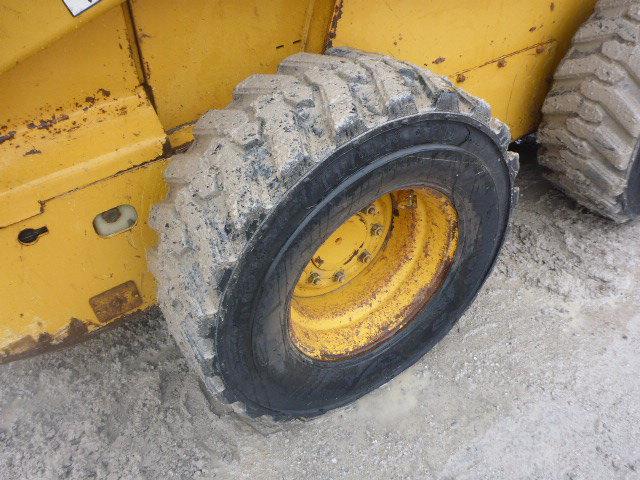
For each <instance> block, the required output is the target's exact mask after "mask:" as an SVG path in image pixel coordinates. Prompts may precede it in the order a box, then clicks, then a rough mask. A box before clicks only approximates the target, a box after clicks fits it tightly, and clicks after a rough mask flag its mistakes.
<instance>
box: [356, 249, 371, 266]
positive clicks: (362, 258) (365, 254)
mask: <svg viewBox="0 0 640 480" xmlns="http://www.w3.org/2000/svg"><path fill="white" fill-rule="evenodd" d="M358 260H360V261H361V262H362V263H369V262H370V261H371V254H370V253H369V252H367V251H366V250H365V251H364V252H362V253H361V254H360V255H358Z"/></svg>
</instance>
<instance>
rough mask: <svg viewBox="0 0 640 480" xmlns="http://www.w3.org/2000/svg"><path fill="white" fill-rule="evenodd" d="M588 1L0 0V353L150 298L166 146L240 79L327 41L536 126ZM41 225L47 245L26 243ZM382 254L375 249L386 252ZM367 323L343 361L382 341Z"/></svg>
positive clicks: (350, 278)
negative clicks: (107, 232) (113, 228)
mask: <svg viewBox="0 0 640 480" xmlns="http://www.w3.org/2000/svg"><path fill="white" fill-rule="evenodd" d="M593 3H594V0H586V1H579V0H556V1H554V2H551V1H546V0H545V1H535V2H530V1H528V0H514V1H511V2H503V1H499V0H484V1H481V2H477V1H472V0H458V1H456V2H449V1H445V0H433V1H429V2H423V1H418V0H403V1H401V2H400V1H397V0H396V1H389V2H368V1H365V0H343V1H341V2H338V5H336V8H335V10H334V0H309V1H307V0H266V1H259V0H249V1H243V2H234V1H230V0H212V1H207V0H190V1H186V0H182V1H170V0H159V1H158V0H130V1H122V0H101V1H100V2H98V3H97V5H96V6H95V7H92V8H91V9H89V10H87V11H86V12H85V13H82V14H81V15H80V16H78V17H75V18H74V17H72V16H71V15H70V13H69V12H68V11H67V9H66V7H65V6H64V4H63V2H62V0H52V1H48V2H24V1H18V0H0V41H1V43H2V49H0V245H1V246H2V248H3V260H4V261H3V264H2V267H0V269H1V270H0V273H1V278H2V279H3V282H2V283H1V284H0V300H1V301H0V360H2V358H7V357H6V356H7V355H12V354H17V353H24V352H29V351H34V349H38V348H40V347H43V346H46V345H49V344H55V343H56V342H61V341H63V340H64V339H65V338H68V337H71V336H73V335H75V334H77V333H78V332H80V333H82V332H86V331H91V330H95V329H97V328H98V327H100V326H102V325H106V324H108V323H110V322H112V321H114V320H116V319H118V318H121V317H122V316H123V315H124V314H125V313H127V312H130V311H133V310H136V309H141V308H146V307H149V306H150V305H152V304H153V303H154V302H155V293H154V292H155V287H154V284H153V280H152V278H151V276H150V274H149V272H148V270H147V266H146V261H145V258H146V251H147V249H148V248H149V246H150V245H153V242H154V241H155V237H154V235H153V233H152V232H151V230H150V229H149V227H148V226H147V224H146V218H147V214H148V210H149V205H150V204H152V203H154V202H156V201H158V200H159V199H160V198H162V196H163V195H164V192H165V187H164V183H163V180H162V176H161V171H162V168H163V165H164V163H165V159H164V158H165V157H167V156H168V154H170V153H171V150H170V148H169V145H171V146H173V147H178V146H182V145H184V144H186V143H187V142H189V141H190V140H191V139H192V138H193V136H192V126H193V123H194V122H195V120H196V119H197V118H198V116H199V115H201V114H202V113H203V112H205V111H207V110H209V109H211V108H221V107H224V106H226V104H227V103H228V102H229V101H230V100H231V99H232V91H233V87H234V86H235V84H236V83H238V82H239V81H241V80H242V79H244V78H245V77H246V76H248V75H251V74H253V73H272V72H274V71H275V69H276V66H277V64H278V62H280V61H281V60H282V59H283V58H284V57H286V56H287V55H290V54H292V53H295V52H297V51H302V50H306V51H311V52H321V51H322V50H323V48H324V45H325V40H326V39H327V38H329V39H330V40H331V41H332V42H333V44H334V45H336V46H337V45H350V46H354V47H357V48H362V49H364V50H371V51H378V52H382V53H386V54H389V55H394V56H397V57H399V58H402V59H406V60H409V61H412V62H414V63H418V64H424V65H426V66H428V67H429V68H431V69H433V70H435V71H436V72H439V73H444V74H446V75H449V76H450V77H451V78H452V79H454V80H456V81H458V82H459V85H460V86H461V87H463V88H465V89H467V90H469V91H470V92H471V93H474V94H477V95H479V96H481V97H484V98H486V99H488V100H489V101H490V102H491V103H492V105H493V107H494V112H495V113H496V114H497V115H498V117H500V118H502V119H503V120H506V121H507V123H509V125H510V126H511V127H512V131H513V132H514V133H515V136H519V135H521V134H524V133H526V132H528V131H531V130H532V129H533V128H534V126H535V124H536V121H537V115H538V109H539V105H540V102H541V99H542V98H543V96H544V93H545V92H546V89H547V79H548V77H550V75H551V73H552V71H553V69H554V68H555V65H556V63H557V61H558V59H559V58H560V56H561V55H562V54H563V53H564V51H565V49H566V47H567V45H568V42H569V40H570V38H571V36H572V35H573V32H574V31H575V29H576V28H577V26H578V25H579V24H580V23H581V22H582V21H583V20H584V19H585V18H586V17H587V16H588V15H589V13H590V11H591V9H592V6H593ZM332 12H335V15H334V17H333V20H332V19H331V16H332ZM327 35H328V37H327ZM121 204H131V205H133V206H134V207H135V208H136V209H137V211H138V218H139V220H138V223H137V224H136V225H135V226H134V227H133V228H132V229H130V230H128V231H126V232H123V233H120V234H117V235H114V236H112V237H109V238H100V237H99V236H98V235H97V234H96V233H95V231H94V230H93V227H92V221H93V218H94V217H95V215H97V214H98V213H100V212H102V211H105V210H108V209H110V208H112V207H114V206H117V205H121ZM384 208H385V207H384V201H383V203H382V204H380V209H381V211H383V210H384ZM43 226H46V227H47V229H48V233H46V234H44V235H42V236H41V237H40V238H39V239H38V240H37V241H36V242H35V243H33V244H31V245H24V244H21V243H20V242H19V241H18V238H17V237H18V234H19V233H20V232H21V231H23V230H24V229H27V228H40V227H43ZM384 238H386V237H384ZM388 248H389V247H388V244H383V245H380V244H378V243H376V242H375V241H373V242H372V243H368V244H367V245H366V249H367V250H371V252H369V253H372V254H375V258H379V255H380V252H384V251H387V249H388ZM376 252H377V253H376ZM334 253H335V255H336V256H337V257H339V251H336V252H334ZM332 255H333V254H332ZM372 257H373V255H372ZM374 264H376V265H377V264H378V263H377V262H373V261H372V262H371V263H369V262H367V263H366V265H365V263H364V262H358V263H356V264H353V265H354V269H353V270H350V271H348V272H345V275H347V278H346V279H345V280H344V281H343V282H346V283H343V282H341V285H344V286H340V287H338V288H334V289H333V291H331V292H328V293H327V292H324V293H322V294H321V295H314V294H310V295H309V296H307V297H305V296H304V295H302V294H301V295H299V297H300V298H306V299H308V301H309V302H311V304H313V302H314V301H317V299H319V298H323V297H327V296H331V295H334V294H336V295H337V292H342V291H346V290H347V289H346V288H345V287H346V286H347V285H351V286H352V287H353V286H354V285H357V284H358V282H361V281H362V279H363V278H365V275H369V273H367V272H372V271H373V270H375V269H374ZM307 273H309V272H306V273H305V275H306V274H307ZM322 275H324V273H323V274H322ZM372 278H373V277H372ZM380 278H382V277H380ZM325 280H326V279H325V278H324V277H323V278H321V283H322V282H324V281H325ZM307 286H308V285H307V284H305V286H304V287H302V285H301V287H300V289H299V291H302V290H304V289H305V288H306V287H307ZM353 291H355V290H353ZM316 293H317V292H316ZM338 296H339V295H338ZM338 296H336V297H335V298H338ZM369 296H370V295H369ZM332 298H334V297H332ZM402 298H405V299H406V298H408V297H402ZM304 301H307V300H304ZM336 301H338V300H336ZM311 304H310V305H311ZM309 308H311V307H309ZM362 308H364V307H362ZM303 310H304V309H303ZM301 311H302V310H301ZM98 318H100V319H101V320H99V319H98ZM105 319H107V320H105ZM80 327H82V328H80ZM386 327H388V328H389V329H391V330H393V329H394V328H399V327H398V325H396V324H394V325H387V326H386ZM367 329H368V332H369V333H367V334H366V335H365V336H364V337H361V338H360V340H357V341H356V343H355V344H352V345H351V347H349V348H346V349H345V348H342V350H341V349H340V348H337V347H336V348H335V349H334V354H336V355H342V354H349V352H351V353H353V352H354V351H355V350H357V349H358V348H366V345H367V344H368V343H367V342H369V343H371V342H375V341H376V340H375V339H376V338H377V337H376V334H375V328H374V327H371V328H369V327H367ZM311 331H313V330H309V332H311ZM372 332H374V333H372ZM305 335H306V333H300V335H299V337H300V338H303V337H304V336H305ZM314 335H315V334H314ZM363 338H364V340H363ZM305 341H306V340H305ZM301 342H303V343H301V345H302V346H301V349H302V350H305V348H306V349H307V350H308V351H310V352H311V355H314V353H313V352H314V351H315V352H317V351H318V349H317V348H316V347H313V346H311V347H309V346H306V347H305V346H304V341H302V340H301ZM358 342H360V343H359V344H358ZM354 345H355V346H354ZM358 345H359V346H358ZM316 346H317V344H316ZM314 349H315V350H314ZM315 354H316V355H320V354H319V353H315Z"/></svg>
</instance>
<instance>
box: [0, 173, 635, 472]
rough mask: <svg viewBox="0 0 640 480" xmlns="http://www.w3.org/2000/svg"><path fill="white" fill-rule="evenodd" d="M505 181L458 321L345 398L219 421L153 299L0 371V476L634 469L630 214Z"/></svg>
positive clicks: (523, 179) (530, 176)
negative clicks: (506, 194) (339, 403)
mask: <svg viewBox="0 0 640 480" xmlns="http://www.w3.org/2000/svg"><path fill="white" fill-rule="evenodd" d="M519 182H520V187H521V193H522V197H521V203H520V207H519V209H518V212H517V214H516V218H515V223H514V226H513V229H512V231H511V234H510V238H509V240H508V241H507V244H506V246H505V249H504V251H503V253H502V255H501V257H500V260H499V262H498V264H497V267H496V269H495V270H494V272H493V274H492V276H491V278H490V279H489V280H488V282H487V284H486V285H485V287H484V288H483V290H482V292H481V293H480V295H479V297H478V299H477V300H476V302H475V303H474V305H473V306H472V307H471V309H470V310H469V311H468V312H467V314H466V315H465V316H464V317H463V318H462V319H461V320H460V322H459V324H458V326H457V328H454V329H453V330H452V332H451V333H450V334H449V335H448V336H447V337H446V338H445V339H444V340H443V341H442V342H440V344H439V345H437V346H436V348H434V349H433V350H432V351H431V352H430V353H429V354H428V355H426V356H425V357H424V358H423V359H422V360H421V361H420V362H418V364H416V365H415V366H414V367H413V368H411V369H409V370H408V371H406V372H405V373H404V374H402V375H401V376H400V377H398V378H397V379H395V380H394V381H392V382H390V383H389V384H388V385H386V386H384V387H382V388H380V389H378V390H377V391H376V392H374V393H372V394H370V395H368V396H366V397H364V398H363V399H361V400H360V401H358V402H356V403H355V404H354V405H351V406H349V407H346V408H343V409H340V410H338V411H333V412H331V413H329V414H327V415H324V416H323V417H321V418H319V419H316V420H314V421H311V422H308V423H304V424H303V423H294V424H289V425H287V427H286V428H285V429H284V430H282V431H280V432H277V433H274V434H272V435H270V436H267V437H265V436H262V435H260V434H258V433H256V432H255V431H254V430H252V429H251V428H249V427H247V426H246V425H244V424H242V423H239V422H237V421H235V420H234V419H233V418H229V417H223V418H219V417H217V416H216V415H214V414H213V413H212V412H211V411H210V410H209V409H208V407H207V403H206V401H205V399H204V397H203V395H202V394H201V392H200V390H199V388H198V386H197V383H196V381H195V380H194V378H193V377H192V376H191V374H190V373H189V372H188V370H187V367H186V364H185V362H184V361H183V360H182V358H181V356H180V354H179V352H178V351H177V349H176V347H175V345H174V344H173V341H172V339H171V338H170V337H169V336H168V334H167V331H166V329H165V325H164V320H163V319H162V317H161V316H160V315H159V314H158V313H156V312H153V313H151V314H150V315H147V316H146V317H144V318H141V319H139V320H136V321H132V322H129V323H126V324H123V325H121V326H119V327H117V328H114V329H113V330H110V331H108V332H105V333H104V334H102V335H99V336H97V337H95V338H93V339H91V340H89V341H87V342H86V343H84V344H81V345H78V346H76V347H73V348H70V349H66V350H62V351H59V352H54V353H50V354H46V355H42V356H39V357H36V358H32V359H28V360H23V361H19V362H15V363H13V364H9V365H5V366H2V367H0V385H1V387H0V445H1V446H2V448H1V451H0V478H2V479H6V480H9V479H18V478H20V479H39V480H40V479H49V478H72V479H86V478H100V479H102V478H108V479H130V478H135V479H138V478H141V479H146V478H149V479H158V478H162V479H165V478H179V479H190V478H218V479H245V478H246V479H285V478H286V479H298V478H310V479H342V478H347V479H360V478H363V479H375V478H385V479H396V478H397V479H414V478H415V479H477V478H487V479H503V478H504V479H518V478H527V479H529V478H535V479H556V478H557V479H560V478H562V479H573V480H577V479H618V478H640V441H639V439H640V402H639V401H638V399H639V398H640V375H638V372H640V310H639V309H638V307H639V304H640V296H639V295H638V293H637V292H638V289H639V287H640V275H639V273H640V267H639V261H640V255H639V254H640V251H639V250H640V243H639V242H638V236H639V234H640V222H635V223H632V224H629V225H624V226H615V225H613V224H611V223H609V222H607V221H605V220H603V219H600V218H598V217H596V216H593V215H591V214H589V213H587V212H585V211H584V210H582V209H580V208H578V207H576V206H575V205H574V204H573V203H572V202H570V201H569V200H567V199H565V198H564V197H563V196H562V195H561V194H560V193H558V192H556V191H554V190H553V189H551V188H550V187H549V185H548V184H547V183H546V182H545V181H544V180H543V179H542V176H541V173H540V171H539V170H538V168H537V167H535V166H533V165H531V164H529V165H527V164H525V166H524V167H523V172H522V174H521V176H520V180H519Z"/></svg>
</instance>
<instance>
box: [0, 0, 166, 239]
mask: <svg viewBox="0 0 640 480" xmlns="http://www.w3.org/2000/svg"><path fill="white" fill-rule="evenodd" d="M60 3H62V2H60ZM128 45H129V41H128V33H127V25H126V22H125V18H124V15H123V11H122V9H121V8H120V7H119V6H116V7H114V8H112V9H111V10H109V11H108V12H106V13H104V14H103V15H102V16H100V17H98V18H96V19H94V20H93V21H91V22H89V23H87V24H85V25H84V26H83V27H81V28H79V29H77V30H75V31H74V32H73V33H71V34H69V35H68V36H66V37H64V38H62V39H60V40H58V41H56V42H54V43H52V44H51V45H50V46H49V47H48V48H47V49H45V50H42V51H40V52H39V53H37V54H35V55H33V56H31V57H29V58H28V59H26V60H24V61H23V62H21V63H20V64H18V65H17V66H16V67H15V68H13V69H11V70H9V71H7V72H4V73H3V74H1V75H0V106H1V107H2V109H1V110H0V227H2V226H5V225H10V224H12V223H15V222H17V221H20V220H23V219H25V218H29V217H31V216H33V215H36V214H38V213H39V212H40V210H41V202H43V201H45V200H47V199H48V198H52V197H54V196H56V195H59V194H62V193H64V192H67V191H69V190H71V189H74V188H78V187H81V186H83V185H87V184H89V183H91V182H94V181H96V180H99V179H101V178H105V177H108V176H110V175H112V174H114V173H115V172H118V171H121V170H124V169H126V168H129V167H131V166H133V165H136V164H139V163H141V162H144V161H147V160H149V159H151V158H154V157H157V156H158V155H160V154H161V153H162V142H163V140H164V132H163V131H162V128H161V126H160V124H159V122H158V119H157V116H156V114H155V111H154V110H153V108H152V106H151V104H150V103H149V102H148V100H147V98H146V95H145V94H144V91H143V90H142V89H139V88H138V85H139V83H140V80H139V78H138V75H137V71H136V68H135V63H134V59H133V58H132V54H131V51H130V49H129V48H128Z"/></svg>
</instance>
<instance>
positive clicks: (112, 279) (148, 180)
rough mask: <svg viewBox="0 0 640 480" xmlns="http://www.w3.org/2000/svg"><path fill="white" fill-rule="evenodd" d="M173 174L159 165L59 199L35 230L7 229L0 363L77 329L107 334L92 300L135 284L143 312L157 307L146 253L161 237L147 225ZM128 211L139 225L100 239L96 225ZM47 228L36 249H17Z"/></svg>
mask: <svg viewBox="0 0 640 480" xmlns="http://www.w3.org/2000/svg"><path fill="white" fill-rule="evenodd" d="M165 166H166V161H165V160H159V161H155V162H152V163H149V164H146V165H143V166H141V167H137V168H134V169H131V170H128V171H126V172H124V173H122V174H119V175H116V176H114V177H111V178H107V179H105V180H102V181H100V182H97V183H94V184H93V185H91V186H89V187H86V188H83V189H81V190H77V191H74V192H70V193H68V194H65V195H62V196H59V197H57V198H54V199H52V200H49V201H48V202H46V203H45V205H44V213H42V214H41V215H39V216H37V217H36V218H34V219H32V220H31V221H30V222H27V223H25V224H21V225H14V226H11V227H7V228H3V229H0V249H1V250H2V251H3V252H4V254H3V258H2V264H1V266H0V278H2V282H0V299H2V302H0V318H1V319H2V321H1V322H0V360H1V359H2V357H3V356H4V355H7V354H13V355H15V354H18V353H21V352H23V351H27V350H30V349H33V348H37V342H38V339H39V338H40V339H41V341H42V339H43V338H44V339H45V340H48V341H52V342H53V343H56V342H61V341H64V340H65V337H66V336H68V335H70V334H71V333H72V332H70V330H71V329H70V325H72V322H74V321H75V322H78V321H79V322H82V324H84V325H85V327H86V329H87V330H88V331H91V330H94V329H96V328H99V327H101V326H103V325H104V323H103V322H101V321H100V320H98V317H97V316H96V313H95V312H94V310H93V308H92V307H91V305H90V303H89V302H90V299H91V298H93V297H95V296H97V295H99V294H101V293H102V292H105V291H107V290H110V289H113V288H114V287H117V286H119V285H122V284H123V283H126V282H129V281H133V282H134V283H135V286H136V288H137V290H138V292H139V295H140V297H141V298H142V302H141V303H140V304H139V305H138V308H139V309H142V308H145V307H148V306H150V305H153V304H154V303H155V290H156V285H155V282H154V279H153V275H151V273H149V271H148V269H147V260H146V250H147V249H148V248H149V247H151V246H153V245H154V243H155V239H156V237H155V234H154V232H153V231H152V230H151V228H150V227H149V226H148V225H147V222H146V219H147V218H148V217H149V210H150V208H151V206H152V205H153V204H154V203H157V202H158V201H160V200H161V199H162V198H163V197H164V196H165V195H166V190H165V184H164V181H163V178H162V172H163V170H164V168H165ZM122 204H129V205H132V206H134V207H135V208H136V210H137V212H138V223H137V225H136V226H134V227H133V228H132V229H131V230H128V231H126V232H123V233H120V234H117V235H115V236H113V237H108V238H103V237H100V236H98V235H97V234H96V232H95V230H94V228H93V224H92V222H93V219H94V217H95V216H96V215H97V214H99V213H101V212H103V211H106V210H108V209H110V208H112V207H114V206H117V205H122ZM42 226H46V227H47V228H48V230H49V232H48V233H46V234H44V235H42V236H41V237H39V238H38V240H37V241H36V243H34V244H31V245H20V244H19V243H18V242H17V240H16V238H17V236H18V233H19V232H20V230H21V229H23V228H26V227H32V228H39V227H42ZM116 307H117V305H116ZM74 319H75V320H74ZM43 334H48V336H47V335H44V336H43Z"/></svg>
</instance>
